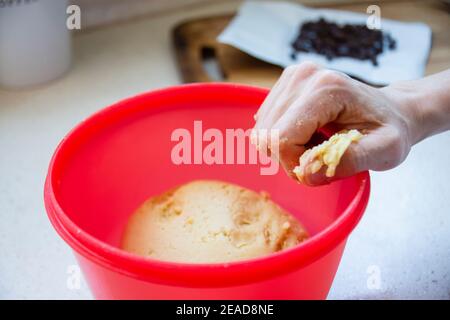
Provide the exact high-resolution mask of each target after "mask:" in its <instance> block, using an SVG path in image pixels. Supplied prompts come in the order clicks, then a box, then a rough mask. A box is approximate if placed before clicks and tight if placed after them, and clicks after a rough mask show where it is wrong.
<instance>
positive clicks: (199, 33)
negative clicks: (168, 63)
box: [172, 1, 450, 87]
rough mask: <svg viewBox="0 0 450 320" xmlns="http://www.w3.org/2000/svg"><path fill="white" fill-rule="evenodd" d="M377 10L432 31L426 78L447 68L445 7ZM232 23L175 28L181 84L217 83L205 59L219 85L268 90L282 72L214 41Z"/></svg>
mask: <svg viewBox="0 0 450 320" xmlns="http://www.w3.org/2000/svg"><path fill="white" fill-rule="evenodd" d="M374 3H375V4H376V3H377V1H374ZM379 6H380V7H381V14H382V17H384V18H389V19H396V20H402V21H422V22H424V23H426V24H428V25H429V26H430V27H431V28H432V30H433V46H432V50H431V54H430V59H429V62H428V65H427V69H426V73H427V74H431V73H435V72H439V71H442V70H445V69H448V68H450V33H449V30H450V16H449V11H448V7H447V6H445V5H444V4H443V3H442V2H440V1H389V2H380V3H379ZM328 7H330V6H328ZM331 8H336V9H341V10H349V11H355V12H360V13H364V12H366V8H367V3H366V4H361V3H360V4H344V5H336V6H332V7H331ZM231 19H232V15H226V16H217V17H207V18H200V19H196V20H191V21H187V22H184V23H182V24H180V25H178V26H176V27H175V28H174V30H173V32H172V37H173V44H174V49H175V53H176V58H177V63H178V66H179V68H180V73H181V76H182V78H183V80H184V81H185V82H210V81H217V80H216V79H213V77H212V76H211V74H208V72H207V68H205V67H204V62H205V60H206V59H208V61H211V59H214V60H215V61H216V64H217V67H218V70H219V73H220V76H221V79H220V81H227V82H236V83H245V84H250V85H259V86H265V87H271V86H272V85H273V84H274V83H275V81H276V79H278V77H279V76H280V74H281V72H282V68H280V67H278V66H275V65H272V64H269V63H266V62H263V61H261V60H258V59H256V58H253V57H251V56H249V55H247V54H246V53H243V52H241V51H239V50H237V49H235V48H233V47H231V46H228V45H224V44H220V43H218V42H217V41H216V38H217V36H218V35H219V34H220V33H221V31H222V30H223V29H224V28H225V27H226V26H227V24H228V23H229V22H230V20H231Z"/></svg>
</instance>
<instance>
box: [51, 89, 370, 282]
mask: <svg viewBox="0 0 450 320" xmlns="http://www.w3.org/2000/svg"><path fill="white" fill-rule="evenodd" d="M205 90H210V91H214V90H216V91H217V90H219V91H222V92H223V91H224V90H227V91H229V92H230V94H231V93H234V94H235V95H238V94H239V93H240V94H243V93H245V94H251V95H254V96H255V97H257V96H258V97H260V98H262V99H263V98H264V97H265V96H266V95H267V93H268V92H269V90H268V89H265V88H260V87H255V86H248V85H242V84H233V83H195V84H183V85H177V86H172V87H167V88H163V89H158V90H154V91H150V92H146V93H143V94H139V95H136V96H133V97H131V98H128V99H125V100H122V101H119V102H117V103H115V104H113V105H111V106H109V107H106V108H103V109H101V110H99V111H97V112H96V113H94V114H93V115H91V116H90V117H88V118H87V119H85V120H84V121H82V122H81V123H79V124H78V125H76V126H75V127H74V128H73V129H72V130H71V131H70V132H69V133H68V134H67V135H66V136H65V137H64V138H63V139H62V141H61V142H60V143H59V145H58V146H57V148H56V150H55V152H54V154H53V156H52V158H51V161H50V164H49V168H48V172H47V177H46V180H45V185H44V203H45V208H46V211H47V215H48V218H49V220H50V222H51V224H52V225H53V227H54V228H55V230H56V231H57V233H58V234H59V235H60V236H61V237H62V238H63V240H64V241H65V242H67V244H68V245H69V246H70V247H71V248H72V249H73V250H74V251H76V252H77V253H79V254H80V255H82V256H83V257H85V258H87V259H88V260H90V261H93V262H95V263H96V264H98V265H100V266H103V267H106V268H107V269H109V270H111V271H114V272H117V273H119V274H122V275H125V276H128V277H131V278H135V279H139V280H143V281H150V282H153V283H158V284H165V285H178V286H188V287H227V286H233V285H243V284H248V283H252V282H257V281H263V280H269V279H271V278H273V277H276V276H281V275H283V274H286V273H289V272H293V271H295V270H297V269H300V268H301V267H305V266H307V265H309V264H310V263H312V262H314V261H316V260H318V259H320V258H321V257H323V256H325V255H326V254H328V253H329V252H330V251H331V250H333V249H334V248H335V247H336V246H338V245H339V244H340V243H341V242H343V241H345V240H346V238H347V237H348V235H349V234H350V232H351V231H352V230H353V229H354V227H355V226H356V225H357V223H358V222H359V220H360V219H361V217H362V215H363V214H364V211H365V208H366V206H367V203H368V199H369V194H370V176H369V173H368V172H367V171H365V172H361V173H358V174H357V175H355V176H353V177H351V178H350V179H356V180H357V182H358V184H359V188H358V190H357V192H356V194H355V196H354V198H353V199H352V200H351V201H350V203H349V204H348V206H347V207H346V208H345V209H344V210H343V212H342V213H341V214H340V216H339V217H338V218H337V219H336V220H334V221H333V222H332V223H331V224H330V225H328V226H327V227H326V228H324V229H323V230H321V231H320V232H318V233H317V234H315V235H314V236H312V237H310V238H309V239H308V240H307V241H305V242H302V243H301V244H299V245H297V246H295V247H292V248H289V249H286V250H282V251H279V252H276V253H273V254H270V255H267V256H262V257H257V258H253V259H247V260H240V261H233V262H226V263H183V262H171V261H162V260H157V259H152V258H148V257H142V256H139V255H136V254H133V253H129V252H126V251H124V250H122V249H120V248H118V247H115V246H113V245H110V244H108V243H106V242H104V241H102V240H100V239H98V238H96V237H94V236H93V235H91V234H89V233H87V232H86V231H84V230H82V229H81V228H80V227H78V226H77V225H76V224H75V222H73V221H72V220H71V219H70V218H69V217H68V216H67V215H66V214H65V213H64V210H63V209H62V208H61V206H60V204H59V201H58V199H57V197H56V194H55V187H54V179H55V176H54V174H55V170H54V169H55V164H56V162H57V161H58V156H59V155H60V154H61V152H62V150H63V149H64V147H65V145H66V143H67V141H68V140H70V139H71V137H73V135H74V134H76V133H77V132H79V131H80V130H84V129H85V127H86V126H87V125H89V124H91V123H92V122H95V121H96V120H99V118H102V117H104V116H108V115H112V114H114V112H117V111H118V110H120V109H123V108H127V107H128V105H129V104H139V101H140V100H141V99H143V98H146V99H148V98H151V97H157V96H159V95H166V94H172V95H173V94H175V93H177V94H183V93H186V92H191V93H192V91H197V92H204V91H205ZM145 108H151V106H150V107H149V106H146V107H145ZM130 109H132V108H128V110H130Z"/></svg>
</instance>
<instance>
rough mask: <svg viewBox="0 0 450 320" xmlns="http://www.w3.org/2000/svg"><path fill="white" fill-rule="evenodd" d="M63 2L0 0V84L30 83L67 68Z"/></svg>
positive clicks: (67, 32)
mask: <svg viewBox="0 0 450 320" xmlns="http://www.w3.org/2000/svg"><path fill="white" fill-rule="evenodd" d="M67 5H68V2H67V0H0V86H4V87H10V88H22V87H28V86H34V85H38V84H41V83H45V82H48V81H51V80H53V79H56V78H58V77H59V76H61V75H62V74H63V73H64V72H66V71H67V70H68V68H69V67H70V62H71V35H70V30H68V28H67V26H66V19H67V14H66V9H67Z"/></svg>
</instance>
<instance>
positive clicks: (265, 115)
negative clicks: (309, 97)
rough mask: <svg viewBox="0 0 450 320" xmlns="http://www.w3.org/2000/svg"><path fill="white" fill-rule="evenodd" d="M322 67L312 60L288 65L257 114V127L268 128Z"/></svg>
mask: <svg viewBox="0 0 450 320" xmlns="http://www.w3.org/2000/svg"><path fill="white" fill-rule="evenodd" d="M318 70H320V67H319V66H318V65H317V64H315V63H312V62H303V63H301V64H299V65H294V66H290V67H287V68H286V69H285V70H284V71H283V73H282V75H281V77H280V79H279V80H278V81H277V82H276V83H275V85H274V87H273V88H272V90H271V91H270V93H269V95H268V96H267V98H266V99H265V100H264V102H263V104H262V105H261V107H260V108H259V110H258V112H257V113H256V115H255V120H256V125H255V128H267V127H269V126H270V123H273V122H275V121H276V120H277V119H278V118H279V117H280V116H281V115H282V114H283V112H284V111H285V110H286V108H288V107H289V105H290V104H291V103H292V102H293V101H294V100H295V99H297V98H298V97H299V96H300V95H301V91H302V88H303V87H304V84H305V83H306V82H307V80H308V79H309V78H310V77H312V76H313V75H314V74H315V73H316V72H317V71H318Z"/></svg>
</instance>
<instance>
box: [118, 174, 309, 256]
mask: <svg viewBox="0 0 450 320" xmlns="http://www.w3.org/2000/svg"><path fill="white" fill-rule="evenodd" d="M307 237H308V234H307V232H306V230H305V229H304V228H303V226H302V225H301V224H300V222H298V221H297V220H296V219H295V218H294V217H293V216H292V215H290V214H288V213H287V212H286V211H285V210H283V209H282V208H281V207H279V206H278V205H276V204H275V203H274V202H273V201H271V200H270V198H269V196H268V194H266V193H264V192H263V193H257V192H254V191H252V190H249V189H246V188H243V187H240V186H237V185H233V184H229V183H225V182H220V181H210V180H198V181H193V182H190V183H187V184H184V185H182V186H179V187H177V188H175V189H173V190H170V191H167V192H165V193H163V194H161V195H159V196H156V197H152V198H150V199H148V200H147V201H146V202H145V203H143V204H142V206H141V207H140V208H139V209H137V211H136V212H135V213H134V214H133V215H132V216H131V218H130V219H129V222H128V225H127V227H126V230H125V233H124V237H123V241H122V248H123V249H124V250H126V251H129V252H132V253H135V254H139V255H143V256H148V257H152V258H155V259H160V260H167V261H178V262H189V263H211V262H229V261H236V260H243V259H250V258H255V257H260V256H264V255H267V254H270V253H273V252H276V251H280V250H283V249H286V248H289V247H292V246H295V245H296V244H298V243H300V242H302V241H304V240H305V239H306V238H307Z"/></svg>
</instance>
